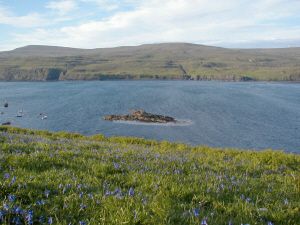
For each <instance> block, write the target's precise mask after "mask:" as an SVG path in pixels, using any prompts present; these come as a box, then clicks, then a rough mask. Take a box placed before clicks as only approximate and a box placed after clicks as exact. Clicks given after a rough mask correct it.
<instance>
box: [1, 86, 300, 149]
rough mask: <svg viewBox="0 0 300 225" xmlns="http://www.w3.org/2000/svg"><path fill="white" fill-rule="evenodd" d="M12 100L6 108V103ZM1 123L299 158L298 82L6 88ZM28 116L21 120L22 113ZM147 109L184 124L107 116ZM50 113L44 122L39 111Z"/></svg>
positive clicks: (299, 104) (299, 106) (2, 95)
mask: <svg viewBox="0 0 300 225" xmlns="http://www.w3.org/2000/svg"><path fill="white" fill-rule="evenodd" d="M5 99H6V100H7V101H8V102H9V107H8V108H3V102H4V100H5ZM0 102H1V105H0V111H3V112H4V114H3V115H0V122H5V121H11V122H12V124H13V125H14V126H18V127H27V128H35V129H46V130H51V131H60V130H66V131H72V132H80V133H82V134H85V135H92V134H96V133H102V134H105V135H106V136H119V135H121V136H137V137H144V138H151V139H157V140H169V141H175V142H184V143H189V144H193V145H198V144H200V145H208V146H216V147H239V148H246V149H257V150H259V149H265V148H273V149H283V150H286V151H293V152H299V153H300V84H296V83H267V82H244V83H242V82H241V83H239V82H196V81H93V82H84V81H82V82H81V81H80V82H48V83H47V82H9V83H5V82H2V83H0ZM21 108H23V110H24V116H23V117H22V118H17V117H16V114H17V112H18V110H19V109H21ZM130 109H145V110H146V111H149V112H152V113H158V114H165V115H169V116H173V117H175V118H177V119H181V120H185V121H188V122H187V123H186V124H185V125H184V126H159V125H153V126H149V125H136V124H126V123H125V124H124V123H114V122H109V121H104V120H102V117H103V116H104V115H107V114H126V113H127V112H128V111H129V110H130ZM41 112H43V113H46V114H47V115H48V119H47V120H41V118H40V116H39V113H41Z"/></svg>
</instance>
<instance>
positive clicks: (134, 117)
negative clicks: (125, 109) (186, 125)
mask: <svg viewBox="0 0 300 225" xmlns="http://www.w3.org/2000/svg"><path fill="white" fill-rule="evenodd" d="M104 119H105V120H109V121H115V120H116V121H118V120H119V121H120V120H121V121H139V122H145V123H176V122H177V121H176V120H175V119H174V118H173V117H170V116H163V115H157V114H152V113H147V112H145V111H144V110H135V111H133V112H131V113H130V114H127V115H108V116H105V117H104Z"/></svg>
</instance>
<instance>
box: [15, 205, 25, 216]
mask: <svg viewBox="0 0 300 225" xmlns="http://www.w3.org/2000/svg"><path fill="white" fill-rule="evenodd" d="M14 212H15V214H23V210H22V208H21V207H19V206H16V207H15V208H14Z"/></svg>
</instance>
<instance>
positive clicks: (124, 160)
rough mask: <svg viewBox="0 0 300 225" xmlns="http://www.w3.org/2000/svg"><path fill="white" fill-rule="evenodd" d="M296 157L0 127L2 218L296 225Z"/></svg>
mask: <svg viewBox="0 0 300 225" xmlns="http://www.w3.org/2000/svg"><path fill="white" fill-rule="evenodd" d="M299 165H300V156H299V155H295V154H286V153H283V152H278V151H271V150H267V151H263V152H253V151H239V150H232V149H223V150H222V149H212V148H209V147H190V146H186V145H183V144H171V143H167V142H161V143H158V142H155V141H147V140H143V139H137V138H118V137H115V138H104V137H103V136H101V135H97V136H93V137H84V136H81V135H77V134H69V133H64V132H60V133H50V132H46V131H31V130H23V129H17V128H7V127H0V223H2V224H209V225H211V224H217V225H220V224H238V225H239V224H276V225H277V224H278V225H279V224H282V225H283V224H284V225H288V224H291V225H292V224H293V225H295V224H300V211H299V206H300V191H299V188H300V187H299V186H300V184H299V182H300V180H299V175H300V171H299V170H300V167H299Z"/></svg>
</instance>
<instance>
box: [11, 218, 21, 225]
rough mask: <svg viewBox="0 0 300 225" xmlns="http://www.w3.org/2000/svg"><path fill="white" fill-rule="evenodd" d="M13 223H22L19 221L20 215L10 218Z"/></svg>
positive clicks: (16, 224) (18, 224) (19, 224)
mask: <svg viewBox="0 0 300 225" xmlns="http://www.w3.org/2000/svg"><path fill="white" fill-rule="evenodd" d="M11 222H12V223H13V224H15V225H21V224H22V222H21V219H20V217H18V216H17V217H14V218H13V219H12V221H11Z"/></svg>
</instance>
